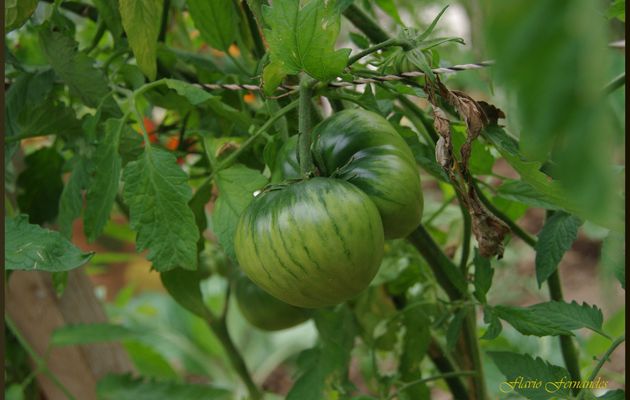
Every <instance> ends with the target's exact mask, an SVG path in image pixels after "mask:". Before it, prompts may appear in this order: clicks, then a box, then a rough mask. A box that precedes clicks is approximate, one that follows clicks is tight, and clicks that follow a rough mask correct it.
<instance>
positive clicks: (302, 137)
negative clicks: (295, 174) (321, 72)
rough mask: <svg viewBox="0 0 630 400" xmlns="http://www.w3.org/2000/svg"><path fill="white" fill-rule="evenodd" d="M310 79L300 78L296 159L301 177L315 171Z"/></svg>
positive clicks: (306, 77)
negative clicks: (312, 150)
mask: <svg viewBox="0 0 630 400" xmlns="http://www.w3.org/2000/svg"><path fill="white" fill-rule="evenodd" d="M312 83H313V81H312V79H311V78H309V77H308V76H307V75H302V77H301V78H300V104H299V119H298V131H299V137H298V158H299V160H300V173H301V174H302V176H303V177H307V176H308V175H310V174H311V173H312V172H313V170H314V169H315V165H314V164H313V155H312V154H311V142H312V138H311V97H312V96H313V89H312Z"/></svg>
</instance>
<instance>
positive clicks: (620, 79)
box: [604, 72, 626, 94]
mask: <svg viewBox="0 0 630 400" xmlns="http://www.w3.org/2000/svg"><path fill="white" fill-rule="evenodd" d="M625 84H626V74H625V72H624V73H621V74H620V75H619V76H617V77H616V78H615V79H613V80H612V81H611V82H610V83H608V85H606V87H605V88H604V94H611V93H612V92H614V91H615V90H617V89H619V88H620V87H622V86H623V85H625Z"/></svg>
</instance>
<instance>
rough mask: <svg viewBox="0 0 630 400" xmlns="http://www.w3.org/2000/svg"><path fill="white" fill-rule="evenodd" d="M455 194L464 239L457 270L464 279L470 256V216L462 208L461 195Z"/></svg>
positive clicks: (463, 207) (464, 208)
mask: <svg viewBox="0 0 630 400" xmlns="http://www.w3.org/2000/svg"><path fill="white" fill-rule="evenodd" d="M455 193H457V198H458V199H459V207H460V208H461V211H462V219H463V220H464V237H463V239H462V258H461V260H460V261H459V269H460V270H461V271H462V274H463V275H464V277H466V274H467V272H468V271H467V268H466V266H467V264H468V256H469V255H470V237H471V233H472V220H471V218H470V214H469V213H468V210H467V209H466V207H465V206H464V202H463V199H462V198H461V195H460V194H459V192H457V191H455Z"/></svg>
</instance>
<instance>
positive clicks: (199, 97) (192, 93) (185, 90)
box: [164, 2, 215, 106]
mask: <svg viewBox="0 0 630 400" xmlns="http://www.w3.org/2000/svg"><path fill="white" fill-rule="evenodd" d="M211 3H213V2H210V3H208V4H211ZM164 81H165V82H166V86H168V87H169V88H170V89H173V90H175V91H176V92H177V94H179V95H181V96H184V97H185V98H186V99H187V100H188V101H189V102H190V104H192V105H194V106H196V105H199V104H201V103H203V102H205V101H207V100H209V99H211V98H213V97H215V96H212V95H211V94H210V93H208V92H206V91H205V90H203V89H201V88H199V87H196V86H193V85H191V84H190V83H188V82H184V81H179V80H176V79H165V80H164Z"/></svg>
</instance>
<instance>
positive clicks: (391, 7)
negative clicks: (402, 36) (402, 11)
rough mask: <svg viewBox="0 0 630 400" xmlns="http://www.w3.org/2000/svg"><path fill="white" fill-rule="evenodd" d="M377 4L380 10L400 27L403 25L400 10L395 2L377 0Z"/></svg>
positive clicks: (392, 0) (391, 0)
mask: <svg viewBox="0 0 630 400" xmlns="http://www.w3.org/2000/svg"><path fill="white" fill-rule="evenodd" d="M376 4H377V5H378V6H379V8H380V9H381V10H383V11H385V12H386V13H387V15H389V16H390V17H392V18H393V19H394V21H396V22H397V23H398V24H399V25H403V22H402V20H401V19H400V15H398V8H397V7H396V4H395V3H394V0H376Z"/></svg>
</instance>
